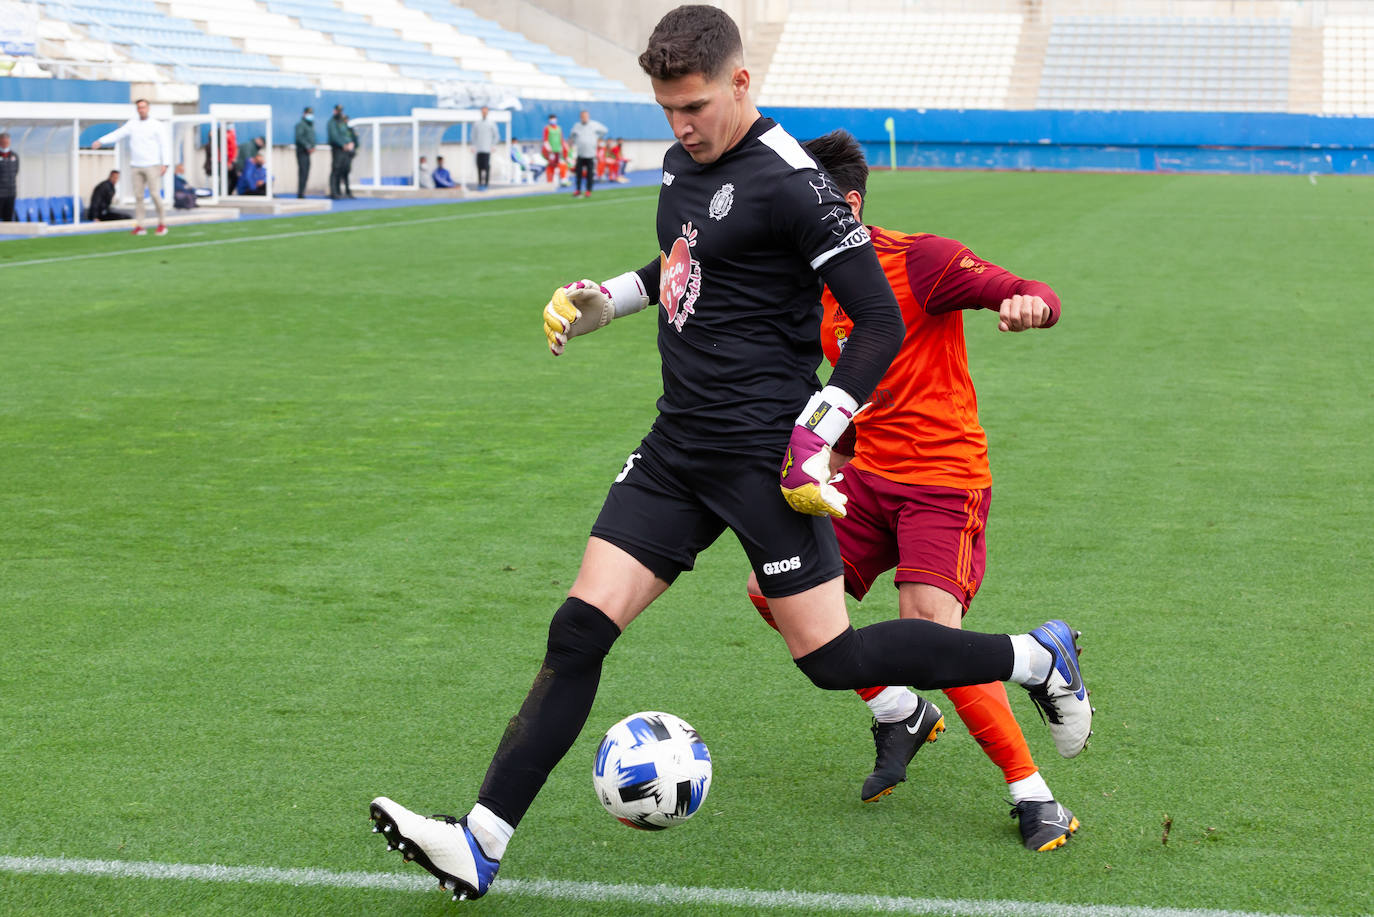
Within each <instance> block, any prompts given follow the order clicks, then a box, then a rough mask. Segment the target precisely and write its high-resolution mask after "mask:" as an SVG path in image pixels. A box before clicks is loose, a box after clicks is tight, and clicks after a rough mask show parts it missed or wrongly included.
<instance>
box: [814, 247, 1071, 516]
mask: <svg viewBox="0 0 1374 917" xmlns="http://www.w3.org/2000/svg"><path fill="white" fill-rule="evenodd" d="M869 231H870V232H871V233H872V236H873V248H874V249H875V250H876V251H877V253H878V260H879V261H880V262H881V263H882V266H883V271H884V272H885V273H886V274H887V280H888V283H889V284H891V285H892V290H893V292H894V293H896V294H897V302H898V303H899V304H900V305H901V307H902V318H903V319H904V321H905V322H906V337H905V338H904V339H903V341H902V349H901V351H899V352H898V354H897V356H896V358H895V359H894V360H893V361H892V365H891V366H890V367H889V368H888V371H887V374H886V375H885V376H883V378H882V381H880V382H879V383H878V386H877V388H876V389H874V391H873V394H872V396H871V397H870V399H869V400H870V402H871V407H869V408H868V409H867V410H865V411H864V412H863V413H861V414H859V416H858V417H857V418H855V420H854V427H855V432H856V436H857V440H856V443H855V449H854V467H856V468H860V469H862V470H864V471H869V472H872V473H874V474H878V475H881V476H882V477H885V478H887V479H889V480H892V481H900V482H903V483H907V484H923V485H928V486H939V487H957V488H961V489H965V490H974V489H981V488H984V487H991V486H992V471H991V469H990V468H989V467H988V440H987V434H986V433H984V432H983V428H982V426H981V425H980V424H979V423H978V396H977V393H976V392H974V390H973V380H972V379H971V378H970V377H969V372H968V354H967V351H966V350H965V349H964V317H963V312H962V310H964V309H992V310H993V311H997V310H998V309H1000V308H1001V304H1002V300H1004V299H1006V298H1008V297H1009V296H1012V295H1014V294H1016V293H1026V294H1032V295H1036V296H1039V297H1041V298H1042V299H1044V300H1045V302H1046V303H1047V304H1049V307H1050V312H1051V315H1050V321H1049V323H1048V324H1047V325H1046V327H1048V326H1049V325H1052V324H1054V323H1055V322H1056V321H1058V319H1059V298H1058V297H1057V296H1056V295H1055V294H1054V291H1053V290H1051V289H1050V288H1049V287H1048V286H1046V285H1045V284H1043V283H1039V282H1038V281H1034V280H1023V279H1022V278H1020V277H1017V276H1016V275H1015V274H1013V273H1011V272H1010V271H1007V270H1004V269H1003V268H1000V267H998V266H997V265H995V264H991V263H989V262H987V261H984V260H982V259H981V258H979V257H978V256H977V255H975V254H973V252H971V251H969V250H968V249H967V248H965V247H964V246H963V244H961V243H959V242H956V241H954V240H953V239H945V238H942V237H940V236H932V235H930V234H928V233H916V234H915V235H908V234H905V233H898V232H891V231H889V230H886V229H881V228H879V227H876V226H870V227H869ZM823 307H824V309H825V317H824V320H823V322H822V325H821V344H822V346H823V347H824V348H825V356H826V359H828V360H829V361H830V362H831V364H832V365H833V364H834V363H835V361H836V360H838V359H839V357H840V351H841V349H843V347H844V343H845V340H846V339H847V338H848V337H849V333H850V331H851V330H852V329H853V325H854V323H853V322H852V321H851V320H850V318H849V316H848V315H846V314H845V313H844V310H842V309H841V308H840V307H839V305H838V304H837V303H836V302H835V298H834V297H833V296H832V295H831V293H830V291H829V290H828V289H827V290H826V291H825V296H824V299H823Z"/></svg>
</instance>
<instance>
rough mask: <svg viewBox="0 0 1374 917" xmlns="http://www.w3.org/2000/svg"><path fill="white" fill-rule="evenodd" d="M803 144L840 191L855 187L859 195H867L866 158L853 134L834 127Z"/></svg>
mask: <svg viewBox="0 0 1374 917" xmlns="http://www.w3.org/2000/svg"><path fill="white" fill-rule="evenodd" d="M802 145H803V146H805V147H806V150H807V152H809V153H810V154H811V155H812V156H814V157H816V161H817V162H818V163H820V166H821V168H822V169H824V170H825V171H827V172H829V173H830V177H831V178H833V179H834V180H835V185H836V186H837V187H838V188H839V189H840V193H841V194H848V193H849V192H851V191H857V192H859V196H860V197H863V198H867V197H868V160H867V159H866V158H865V157H864V148H863V147H861V146H860V145H859V141H857V140H855V139H854V135H853V134H851V133H850V132H849V131H847V130H843V129H841V130H835V131H831V132H830V133H828V134H826V135H824V136H822V137H817V138H816V139H815V140H808V141H806V143H804V144H802Z"/></svg>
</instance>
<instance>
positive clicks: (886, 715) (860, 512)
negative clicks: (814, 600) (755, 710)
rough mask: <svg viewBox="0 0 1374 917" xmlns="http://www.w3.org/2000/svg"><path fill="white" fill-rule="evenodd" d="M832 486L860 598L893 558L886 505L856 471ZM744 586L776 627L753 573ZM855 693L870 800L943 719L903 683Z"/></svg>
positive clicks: (863, 794) (852, 583)
mask: <svg viewBox="0 0 1374 917" xmlns="http://www.w3.org/2000/svg"><path fill="white" fill-rule="evenodd" d="M835 486H836V487H837V488H838V489H840V491H841V492H842V493H844V494H845V496H846V498H847V501H848V502H847V504H846V508H847V513H846V514H845V516H844V518H842V519H834V520H832V522H833V524H834V528H835V535H836V538H837V541H838V544H839V547H840V553H841V555H842V557H843V563H844V585H845V590H846V591H847V592H848V593H849V594H850V595H852V596H854V597H855V598H858V599H862V598H863V597H864V596H865V595H866V594H867V593H868V590H869V587H870V586H871V585H872V584H873V582H874V581H875V580H876V579H877V577H878V576H880V575H882V574H883V573H885V572H886V571H888V570H891V569H892V568H893V567H894V566H895V565H896V563H897V559H898V553H897V543H896V538H895V536H894V535H893V526H894V521H893V519H892V508H891V506H889V505H887V504H886V503H885V502H884V501H883V500H882V499H881V495H880V494H878V493H876V492H875V491H874V489H873V488H872V487H871V486H869V484H868V482H867V481H866V480H865V479H864V478H863V477H862V476H860V475H857V474H846V475H844V476H843V477H842V478H841V479H840V480H838V481H836V482H835ZM748 591H749V599H750V601H751V602H753V604H754V607H755V608H756V609H757V610H758V611H759V614H760V615H761V616H762V617H763V619H764V620H765V621H766V622H768V624H769V625H771V626H773V627H774V628H776V627H777V625H776V624H775V623H774V622H773V618H772V613H771V611H770V610H769V608H768V600H767V599H765V598H764V597H763V595H762V593H761V592H760V591H759V588H758V580H757V577H755V576H754V575H753V574H751V575H750V578H749V586H748ZM856 693H857V694H858V695H859V697H860V698H861V699H862V700H863V701H864V703H865V704H867V705H868V708H869V712H870V713H871V714H872V716H873V720H872V724H871V727H870V729H871V731H872V733H873V746H874V765H873V770H872V771H871V772H870V773H869V774H868V776H867V777H865V778H864V781H863V785H862V787H861V788H860V791H859V798H860V799H862V800H863V801H864V802H874V801H876V800H878V799H881V798H882V797H883V796H886V795H887V794H889V793H891V792H892V789H893V787H895V786H896V785H897V784H899V783H901V782H902V781H904V780H905V779H906V773H907V767H908V765H909V764H910V763H911V759H912V758H913V757H915V755H916V752H917V751H919V750H920V748H921V747H922V746H923V745H925V744H927V743H929V742H934V741H935V740H936V739H938V738H939V736H940V734H941V733H942V732H944V730H945V719H944V716H943V715H942V714H941V712H940V709H939V707H937V706H936V705H935V704H932V703H931V702H930V701H929V700H926V699H925V698H923V697H921V696H920V695H918V694H916V693H915V692H914V691H911V690H910V689H909V688H907V687H905V686H904V685H893V686H885V685H880V686H870V687H864V688H859V689H857V691H856Z"/></svg>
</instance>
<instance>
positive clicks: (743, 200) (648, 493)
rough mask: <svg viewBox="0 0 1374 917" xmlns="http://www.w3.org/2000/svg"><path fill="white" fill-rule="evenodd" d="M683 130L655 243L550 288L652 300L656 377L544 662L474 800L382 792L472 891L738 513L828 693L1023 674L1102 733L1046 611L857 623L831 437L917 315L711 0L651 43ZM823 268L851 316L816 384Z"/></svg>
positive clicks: (1079, 730)
mask: <svg viewBox="0 0 1374 917" xmlns="http://www.w3.org/2000/svg"><path fill="white" fill-rule="evenodd" d="M639 62H640V66H641V67H642V68H643V69H644V70H645V72H646V73H647V74H648V75H649V77H650V79H651V81H652V83H653V88H654V95H655V98H656V100H657V102H658V104H659V105H660V106H661V107H662V108H663V111H664V114H665V115H666V116H667V118H668V123H669V125H670V127H671V128H672V131H673V136H674V137H675V138H676V139H677V143H676V144H674V145H673V147H672V148H671V149H669V151H668V153H667V154H666V156H665V158H664V161H663V187H662V190H661V192H660V195H659V204H658V218H657V231H658V241H659V248H660V252H659V254H658V255H657V256H656V257H655V258H654V259H653V260H652V261H651V262H650V263H648V264H647V265H645V266H644V267H642V268H640V269H638V270H635V271H631V272H628V273H625V274H622V275H620V276H618V277H615V278H612V279H610V280H607V281H606V282H605V283H604V284H603V283H596V282H593V281H587V280H584V281H579V282H576V283H572V284H569V285H567V286H565V287H563V288H561V289H559V290H558V291H556V292H555V294H554V297H553V299H552V301H551V302H550V303H549V304H548V306H547V307H546V308H545V312H544V326H545V333H546V335H547V337H548V340H549V346H550V349H551V350H552V351H553V353H554V354H555V355H557V354H560V353H562V352H563V351H564V348H565V346H566V344H567V342H568V340H569V338H572V337H575V336H578V335H581V334H585V333H586V332H588V331H592V330H595V329H596V328H599V327H601V326H603V325H605V324H607V323H608V322H610V321H612V320H613V319H616V318H621V317H624V316H626V315H629V314H631V313H634V312H638V311H641V310H643V309H645V308H646V307H647V306H648V305H649V304H650V303H652V302H657V303H658V306H659V308H658V309H655V310H654V312H655V313H656V316H657V318H656V320H657V322H658V349H659V354H660V357H661V360H662V374H663V394H662V396H661V397H660V398H659V400H658V416H657V418H656V419H655V421H654V424H653V427H652V428H651V429H650V430H649V432H648V434H647V435H646V436H645V437H644V439H643V440H642V441H641V442H640V443H639V445H638V446H636V447H635V448H634V449H633V450H632V451H631V452H630V454H629V456H628V458H627V459H626V461H625V464H624V467H623V468H622V469H621V470H620V473H619V475H617V476H616V477H615V482H614V483H613V484H612V486H611V488H610V492H609V494H608V495H607V497H606V500H605V503H604V504H603V506H602V509H601V513H600V515H599V517H598V518H597V520H596V522H595V524H594V525H593V526H592V532H591V538H590V539H589V540H588V543H587V548H586V552H585V553H584V555H583V558H582V565H581V567H580V569H579V570H578V574H577V579H576V580H575V581H574V583H573V585H572V588H571V589H570V590H569V593H568V597H567V600H566V601H565V602H564V603H563V604H562V606H561V607H559V608H558V610H557V611H556V612H555V613H554V615H553V620H552V622H551V623H550V625H549V635H548V644H547V650H546V654H545V656H544V660H543V663H542V665H541V666H540V669H539V671H538V673H537V674H536V675H535V679H534V684H533V686H532V687H531V689H530V692H529V694H528V695H527V696H526V698H525V700H524V702H523V704H522V705H521V707H520V709H519V711H518V712H517V713H516V714H515V716H514V717H513V718H512V719H511V721H510V725H509V726H508V728H507V730H506V732H505V735H504V736H503V737H502V739H501V741H500V743H499V745H498V746H497V748H496V751H495V754H494V755H493V757H492V760H491V764H490V766H489V767H488V769H487V774H486V778H485V780H484V781H483V783H482V786H481V789H480V790H479V792H478V794H477V803H476V805H474V806H473V807H472V808H471V809H470V810H469V811H468V813H467V814H466V815H465V816H463V817H461V818H435V817H425V816H422V815H419V814H416V813H415V812H413V811H411V810H410V809H408V808H406V807H405V806H403V805H400V804H399V803H396V802H394V801H392V800H391V799H389V798H387V797H379V798H377V799H375V800H374V801H373V802H372V805H371V816H372V820H373V822H374V830H376V831H378V832H380V833H381V834H383V835H384V837H385V838H386V840H387V842H388V845H389V846H393V847H396V848H399V849H400V850H401V851H402V854H403V855H404V856H405V858H406V859H413V860H414V861H415V862H417V863H418V864H419V865H420V866H422V867H424V868H425V869H427V870H428V871H429V872H430V873H432V874H433V875H435V876H436V877H437V878H438V879H439V882H440V884H441V885H442V886H443V887H444V888H446V889H449V890H451V891H452V892H453V893H454V897H456V898H476V897H480V896H481V895H483V894H485V893H486V891H487V889H488V888H489V886H490V884H491V882H492V880H493V879H494V878H495V876H496V871H497V869H498V868H499V865H500V860H501V857H502V855H503V854H504V853H505V849H506V845H507V843H508V842H509V840H510V839H511V836H512V834H513V833H514V831H515V828H516V826H517V825H518V824H519V822H520V820H521V819H522V818H523V817H524V816H525V813H526V812H527V810H528V809H529V807H530V805H531V803H533V801H534V798H535V796H536V795H537V794H538V793H539V790H540V788H541V787H542V786H543V785H544V782H545V780H546V779H547V777H548V775H549V773H550V771H552V769H553V767H554V766H555V765H556V764H557V763H558V762H559V761H560V760H561V759H562V758H563V756H564V755H565V754H566V753H567V751H568V750H569V749H570V748H571V747H572V744H573V742H574V741H575V740H576V738H577V735H578V733H579V732H580V731H581V729H582V727H583V725H584V724H585V722H586V719H587V715H588V713H589V712H590V710H591V707H592V702H593V700H594V698H595V696H596V690H597V684H598V682H599V680H600V674H601V666H602V661H603V660H604V659H605V657H606V655H607V654H608V653H609V651H610V649H611V647H612V645H613V644H614V643H615V640H616V638H617V637H619V636H620V634H621V632H622V631H623V630H624V629H625V628H626V627H627V626H628V625H629V624H630V622H631V621H633V620H634V619H635V618H636V617H637V616H638V615H639V613H640V612H642V611H643V610H644V609H645V608H647V607H648V606H649V605H650V603H652V602H653V600H654V599H656V598H657V597H658V596H659V595H661V594H662V593H663V592H664V591H665V590H666V589H667V588H668V587H669V585H670V584H671V583H672V582H673V581H674V580H675V579H676V578H677V577H678V575H679V574H681V573H682V572H684V571H686V570H690V569H691V568H692V566H693V564H694V562H695V559H696V556H697V554H698V553H700V552H701V551H702V550H704V549H705V548H706V547H707V546H709V545H710V544H711V543H712V542H714V541H715V540H716V538H717V537H719V536H720V535H721V534H722V533H723V532H724V531H725V530H726V529H727V528H728V529H730V530H731V531H733V532H734V534H735V537H736V538H738V539H739V541H740V544H741V545H742V546H743V548H744V551H745V553H746V554H747V555H748V557H749V561H750V564H751V565H752V567H753V569H754V571H755V573H756V574H757V576H758V580H759V584H760V588H761V590H762V592H763V594H764V595H765V596H767V598H768V602H769V607H770V608H771V609H772V612H773V618H774V621H775V622H776V624H777V626H778V629H779V630H780V631H781V632H782V635H783V637H784V639H785V640H786V643H787V648H788V650H789V652H790V653H791V655H792V658H793V659H794V660H795V662H796V664H797V666H798V668H800V669H801V671H802V672H803V673H804V674H805V675H806V676H807V677H808V678H810V679H811V681H812V682H813V683H815V684H816V685H817V686H819V687H822V688H827V689H832V690H838V689H852V688H860V687H866V686H868V685H872V684H910V685H913V686H915V687H917V688H943V687H952V686H958V685H967V684H982V683H984V682H989V681H1007V680H1010V681H1015V682H1017V683H1019V684H1022V685H1025V686H1027V687H1028V688H1029V689H1031V690H1032V692H1035V693H1037V694H1038V695H1040V696H1041V706H1042V708H1045V709H1048V710H1050V711H1051V715H1050V716H1049V722H1050V727H1051V731H1052V732H1053V733H1054V735H1055V739H1056V742H1057V743H1058V744H1059V746H1060V750H1061V752H1065V751H1066V749H1067V750H1068V751H1070V752H1072V753H1073V754H1077V752H1078V751H1079V750H1081V749H1082V747H1083V745H1084V744H1085V743H1086V741H1087V738H1088V734H1089V731H1090V726H1091V708H1090V707H1089V706H1088V701H1087V692H1086V689H1085V688H1084V686H1083V683H1082V677H1081V674H1080V672H1079V668H1078V663H1077V658H1076V656H1077V654H1076V652H1075V645H1074V640H1075V636H1076V634H1075V633H1074V632H1073V631H1071V630H1070V629H1069V628H1068V627H1067V626H1066V625H1064V624H1063V622H1059V621H1053V622H1050V623H1049V624H1046V625H1043V626H1041V627H1039V628H1036V629H1035V630H1034V631H1033V632H1031V633H1027V634H1018V635H1014V636H1008V635H1005V634H979V633H974V632H970V631H961V630H956V629H951V628H946V627H942V626H940V625H938V624H934V623H932V622H929V621H923V620H916V619H907V620H896V621H884V622H880V623H878V624H873V625H871V626H869V627H865V628H862V629H859V630H855V629H853V628H852V627H851V626H850V624H849V618H848V614H847V612H846V609H845V603H844V589H843V582H842V580H841V575H840V574H841V565H840V554H839V550H838V548H837V547H836V542H835V536H834V533H833V531H832V529H831V526H830V522H829V519H828V516H838V515H843V513H844V497H843V496H842V495H841V494H840V493H839V492H838V491H837V490H836V489H835V488H834V487H833V486H832V485H831V484H830V482H829V477H830V472H829V453H830V447H831V445H833V444H834V442H835V441H836V439H837V438H838V437H839V436H840V434H841V433H842V432H844V430H845V428H846V427H848V425H849V420H850V418H851V417H852V416H853V415H854V413H855V412H856V411H858V410H859V407H860V404H861V403H862V402H863V401H864V400H865V399H866V398H867V396H868V394H869V392H870V391H871V390H872V388H873V386H874V385H875V384H877V382H878V380H879V379H880V378H881V377H882V375H883V373H884V372H885V370H886V369H887V366H888V363H889V362H890V361H891V360H892V357H893V356H894V355H895V354H896V352H897V350H898V348H899V347H900V345H901V342H902V337H903V334H904V323H903V321H902V316H901V312H900V310H899V308H898V306H897V302H896V299H895V297H894V295H893V293H892V289H891V287H890V286H889V285H888V283H887V281H886V278H885V276H884V274H883V271H882V269H881V267H880V266H879V264H878V259H877V256H876V255H875V254H874V251H873V247H872V244H871V243H870V240H869V237H868V231H867V230H866V229H865V228H864V226H863V225H862V224H861V223H860V222H859V221H858V220H857V219H855V217H854V215H853V212H852V211H851V210H850V208H849V206H848V204H846V202H845V200H844V198H843V197H842V196H841V195H840V193H839V192H838V191H837V190H836V188H835V185H834V183H833V182H832V181H831V180H830V178H829V176H828V175H826V173H825V172H824V171H822V170H821V169H820V168H819V167H818V166H817V164H816V163H815V161H814V160H812V158H811V157H810V156H809V155H808V154H807V153H806V152H805V151H804V150H803V149H802V147H801V146H800V145H799V144H798V143H797V142H796V141H795V140H794V139H793V138H792V137H791V136H790V135H788V134H787V133H786V131H784V130H783V129H782V127H781V126H779V125H777V124H775V123H774V122H773V121H771V120H769V119H767V118H764V117H762V116H760V115H759V112H758V110H757V109H756V108H755V107H754V104H753V102H752V101H750V98H749V72H748V70H747V69H746V68H745V67H744V62H743V48H742V44H741V41H740V36H739V31H738V29H737V28H736V26H735V23H734V22H733V21H732V20H731V19H730V17H729V16H728V15H727V14H725V13H724V12H722V11H721V10H719V9H717V8H715V7H710V6H682V7H678V8H677V9H675V10H673V11H672V12H670V13H668V14H667V15H666V16H664V17H663V19H662V20H661V21H660V22H659V23H658V26H657V27H656V28H655V29H654V32H653V34H652V35H651V36H650V38H649V43H648V48H647V50H645V52H644V53H643V54H642V55H641V56H640V59H639ZM822 282H824V284H825V285H826V286H828V287H829V288H830V290H831V291H832V293H833V294H834V295H835V298H836V300H837V301H838V302H839V303H840V304H841V305H842V306H843V308H844V310H845V312H846V313H847V314H848V315H849V316H850V317H851V318H852V319H853V321H854V329H853V332H852V333H851V335H850V337H849V339H848V342H847V344H846V346H845V350H844V355H843V356H842V357H841V358H840V360H839V362H838V364H837V365H836V367H835V370H834V373H833V374H832V376H831V379H830V383H829V384H828V385H826V386H825V387H824V388H822V387H821V385H820V382H819V379H818V378H817V376H816V369H817V367H818V366H819V364H820V361H821V350H820V335H819V330H820V321H821V311H820V296H821V287H822ZM1046 704H1048V707H1047V708H1046V706H1045V705H1046Z"/></svg>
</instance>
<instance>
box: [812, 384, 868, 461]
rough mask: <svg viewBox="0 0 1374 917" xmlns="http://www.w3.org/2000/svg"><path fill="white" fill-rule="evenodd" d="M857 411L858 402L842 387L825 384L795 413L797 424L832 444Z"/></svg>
mask: <svg viewBox="0 0 1374 917" xmlns="http://www.w3.org/2000/svg"><path fill="white" fill-rule="evenodd" d="M837 409H838V410H837ZM858 412H859V402H858V401H856V400H854V397H853V396H852V395H850V394H849V393H848V392H846V391H845V390H844V389H842V388H837V387H836V386H833V385H827V386H826V387H825V388H823V389H821V390H820V391H819V392H817V393H816V394H814V395H812V396H811V400H810V401H808V402H807V403H806V407H805V408H803V409H802V412H801V413H800V414H798V415H797V426H799V427H805V428H806V429H808V430H810V431H812V432H813V433H815V434H816V435H817V436H819V437H820V438H821V439H823V440H825V441H826V443H827V444H828V445H831V446H833V445H835V441H836V440H838V439H839V438H840V434H841V433H843V432H844V431H845V429H846V428H848V427H849V422H850V420H851V419H852V418H853V417H854V415H855V414H857V413H858Z"/></svg>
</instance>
